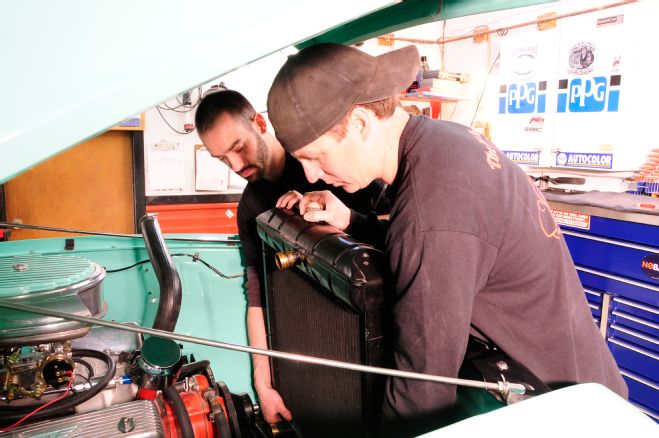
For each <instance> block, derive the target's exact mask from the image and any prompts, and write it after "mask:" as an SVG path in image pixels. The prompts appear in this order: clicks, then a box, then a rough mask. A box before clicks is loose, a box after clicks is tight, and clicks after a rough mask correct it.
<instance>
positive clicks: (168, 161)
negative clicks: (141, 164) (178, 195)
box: [147, 143, 185, 190]
mask: <svg viewBox="0 0 659 438" xmlns="http://www.w3.org/2000/svg"><path fill="white" fill-rule="evenodd" d="M147 164H148V172H147V177H148V185H149V189H151V190H182V189H183V187H184V186H185V167H184V162H183V151H182V150H181V149H180V148H179V147H178V145H176V144H172V143H158V144H155V145H153V146H152V147H151V148H150V149H149V153H148V163H147Z"/></svg>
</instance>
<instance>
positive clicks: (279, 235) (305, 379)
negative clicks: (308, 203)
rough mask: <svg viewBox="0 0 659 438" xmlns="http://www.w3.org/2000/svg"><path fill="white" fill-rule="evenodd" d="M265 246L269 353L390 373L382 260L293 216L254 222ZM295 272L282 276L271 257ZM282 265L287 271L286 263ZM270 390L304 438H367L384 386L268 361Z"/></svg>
mask: <svg viewBox="0 0 659 438" xmlns="http://www.w3.org/2000/svg"><path fill="white" fill-rule="evenodd" d="M257 228H258V230H259V235H260V236H261V239H262V240H263V254H264V266H265V284H266V310H267V319H268V327H269V336H270V344H271V348H273V349H276V350H281V351H287V352H292V353H300V354H305V355H311V356H317V357H322V358H326V359H334V360H341V361H346V362H352V363H357V364H363V365H375V366H387V365H389V363H390V360H389V357H390V348H389V347H388V344H387V342H386V340H387V339H389V338H390V336H385V333H384V332H383V326H385V324H383V322H384V321H386V320H387V318H389V316H388V314H387V313H386V312H385V310H384V309H385V308H386V307H387V306H386V304H385V297H386V296H388V294H387V291H386V288H385V284H390V282H387V281H385V279H386V274H385V273H386V272H387V270H386V269H385V266H386V260H385V258H384V255H383V254H382V253H381V252H380V251H378V250H376V249H374V248H373V247H371V246H369V245H365V244H363V243H360V242H358V241H356V240H355V239H353V238H352V237H350V236H348V235H346V234H344V233H341V232H339V231H338V230H337V229H335V228H333V227H330V226H328V225H324V224H312V223H308V222H306V221H304V220H303V219H302V218H301V217H300V216H299V215H296V214H294V213H292V212H291V211H290V210H279V209H273V210H270V211H267V212H265V213H263V214H261V215H260V216H258V218H257ZM283 252H288V258H284V259H282V260H284V261H288V262H293V261H297V262H298V264H297V265H296V266H294V267H291V268H288V269H282V270H279V269H277V267H276V263H275V254H277V253H283ZM283 264H286V263H285V262H283ZM272 370H273V382H274V385H275V387H276V388H277V390H278V391H279V392H280V394H281V395H282V397H283V399H284V401H285V403H286V405H287V407H288V408H289V409H290V410H291V411H292V412H293V417H294V421H295V422H296V423H297V426H298V427H299V429H301V431H302V433H303V435H304V436H305V437H372V436H375V435H376V434H377V433H376V432H377V429H378V426H379V416H380V411H381V407H382V397H383V391H384V381H385V379H384V378H383V377H381V376H377V375H373V374H367V373H360V372H356V371H349V370H340V369H335V368H329V367H325V366H319V365H310V364H301V363H295V362H291V361H286V360H282V359H273V362H272Z"/></svg>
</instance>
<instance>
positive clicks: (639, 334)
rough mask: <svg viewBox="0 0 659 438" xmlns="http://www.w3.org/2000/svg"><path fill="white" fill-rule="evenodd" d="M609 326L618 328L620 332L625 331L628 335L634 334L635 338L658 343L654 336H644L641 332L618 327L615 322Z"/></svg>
mask: <svg viewBox="0 0 659 438" xmlns="http://www.w3.org/2000/svg"><path fill="white" fill-rule="evenodd" d="M611 328H612V329H616V330H618V331H620V332H623V333H627V334H628V335H630V336H634V337H635V338H639V339H643V340H644V341H647V342H651V343H653V344H657V345H659V340H657V339H656V338H651V337H649V336H646V335H643V334H641V333H639V332H637V331H634V330H629V329H626V328H623V327H620V326H619V325H617V324H613V325H612V326H611Z"/></svg>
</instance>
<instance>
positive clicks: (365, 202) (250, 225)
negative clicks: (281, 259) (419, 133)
mask: <svg viewBox="0 0 659 438" xmlns="http://www.w3.org/2000/svg"><path fill="white" fill-rule="evenodd" d="M385 188H386V186H385V184H384V183H383V182H382V181H379V180H378V181H374V182H373V183H371V184H370V185H369V186H368V187H366V188H365V189H362V190H360V191H358V192H356V193H347V192H345V191H344V190H343V189H341V188H336V187H333V186H330V185H327V184H325V183H323V182H322V181H318V182H316V183H314V184H311V183H309V181H307V179H306V177H305V175H304V169H303V168H302V165H301V164H300V162H299V161H297V160H296V159H295V158H293V157H292V156H291V155H290V154H286V162H285V164H284V171H283V173H282V176H281V178H280V179H279V180H278V181H277V182H271V181H268V180H265V179H262V180H261V181H259V182H256V183H249V184H247V187H245V190H244V191H243V194H242V196H241V198H240V203H239V204H238V217H237V221H238V233H239V235H240V242H241V245H242V248H243V253H244V256H245V266H246V267H247V271H248V298H249V306H261V301H260V295H259V294H258V293H256V292H255V291H258V288H254V287H250V283H251V282H257V283H258V282H259V280H258V278H262V277H261V275H262V253H261V239H260V238H259V235H258V232H257V230H256V216H258V215H259V214H261V213H263V212H264V211H267V210H270V209H271V208H274V206H275V204H276V203H277V200H278V199H279V198H280V197H281V196H282V195H283V194H284V193H286V192H287V191H289V190H297V191H298V192H300V193H302V194H304V193H306V192H310V191H320V190H330V191H331V192H332V193H334V194H335V195H336V196H337V197H338V198H339V199H340V200H341V201H342V202H343V203H344V204H345V205H347V206H348V207H350V208H351V209H353V210H355V211H357V212H359V213H363V214H367V213H369V212H371V211H374V212H377V213H386V212H388V211H389V204H388V201H387V199H386V197H385V196H384V191H385ZM252 286H254V285H252ZM250 289H251V290H250Z"/></svg>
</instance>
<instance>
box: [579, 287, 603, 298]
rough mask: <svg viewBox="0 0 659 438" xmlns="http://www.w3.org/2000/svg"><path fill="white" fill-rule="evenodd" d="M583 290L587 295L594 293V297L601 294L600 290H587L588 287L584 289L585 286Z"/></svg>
mask: <svg viewBox="0 0 659 438" xmlns="http://www.w3.org/2000/svg"><path fill="white" fill-rule="evenodd" d="M583 291H584V292H586V293H587V294H588V295H595V296H596V297H601V296H602V293H601V292H593V291H592V290H589V289H586V288H584V290H583Z"/></svg>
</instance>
